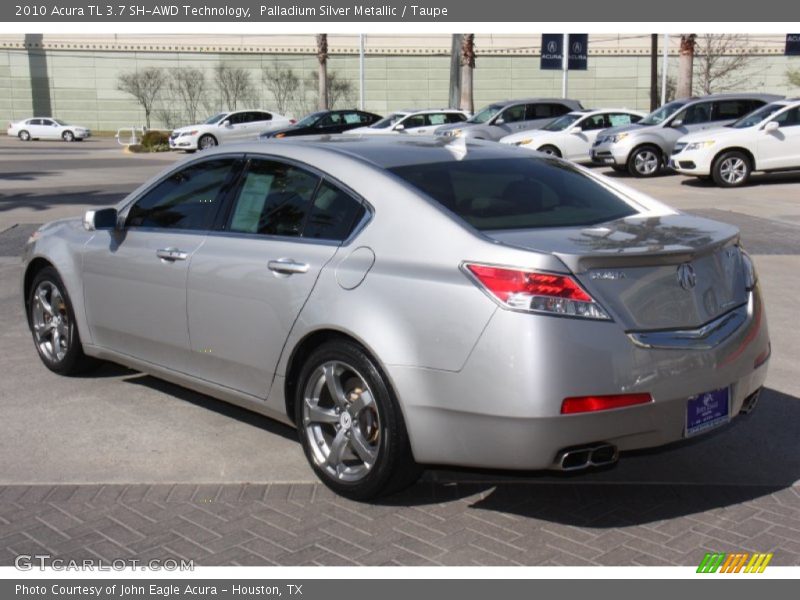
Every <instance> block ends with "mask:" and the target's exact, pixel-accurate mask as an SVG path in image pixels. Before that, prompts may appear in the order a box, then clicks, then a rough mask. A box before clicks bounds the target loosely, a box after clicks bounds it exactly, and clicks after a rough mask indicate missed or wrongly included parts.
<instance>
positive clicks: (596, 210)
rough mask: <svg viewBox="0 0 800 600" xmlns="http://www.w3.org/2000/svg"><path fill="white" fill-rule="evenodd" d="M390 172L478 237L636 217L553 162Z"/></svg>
mask: <svg viewBox="0 0 800 600" xmlns="http://www.w3.org/2000/svg"><path fill="white" fill-rule="evenodd" d="M390 171H391V172H393V173H395V174H396V175H398V176H399V177H401V178H402V179H404V180H406V181H407V182H408V183H410V184H411V185H412V186H414V187H416V188H417V189H419V190H420V191H422V192H424V193H425V194H427V195H428V196H430V197H431V198H433V199H434V200H436V201H437V202H438V203H440V204H441V205H442V206H444V207H445V208H447V209H449V210H450V211H452V212H453V213H455V214H456V215H457V216H459V217H460V218H461V219H463V220H464V221H466V222H467V223H469V224H470V225H472V226H473V227H475V228H476V229H478V230H481V231H491V230H502V229H531V228H540V227H582V226H587V225H592V224H596V223H603V222H606V221H613V220H615V219H620V218H623V217H627V216H630V215H633V214H636V210H634V209H633V207H631V206H630V205H629V204H627V203H626V202H625V201H623V200H622V199H621V198H619V197H618V196H617V195H615V194H614V193H612V192H611V191H609V190H608V189H606V188H605V187H603V186H602V185H600V184H599V183H597V182H595V181H594V180H592V179H590V178H589V177H587V176H586V175H584V174H583V173H581V172H580V171H578V170H577V169H575V168H574V167H572V166H570V165H568V164H564V163H561V162H558V161H554V160H547V159H539V158H533V157H531V158H503V159H489V160H465V161H452V162H442V163H432V164H417V165H406V166H401V167H395V168H393V169H390Z"/></svg>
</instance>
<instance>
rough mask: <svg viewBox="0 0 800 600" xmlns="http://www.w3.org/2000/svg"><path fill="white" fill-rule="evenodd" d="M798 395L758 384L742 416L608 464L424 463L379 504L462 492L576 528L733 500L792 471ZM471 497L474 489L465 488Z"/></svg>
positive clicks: (795, 473)
mask: <svg viewBox="0 0 800 600" xmlns="http://www.w3.org/2000/svg"><path fill="white" fill-rule="evenodd" d="M798 439H800V399H798V398H796V397H794V396H790V395H787V394H783V393H781V392H778V391H775V390H771V389H765V390H764V392H763V393H762V396H761V400H760V402H759V405H758V406H757V407H756V409H755V411H754V412H753V413H752V414H750V415H744V416H741V417H739V418H737V419H736V420H735V421H734V423H732V424H731V425H729V426H727V427H723V428H721V429H719V430H718V431H716V432H714V433H712V434H708V435H705V436H701V437H699V438H695V439H693V440H687V441H685V442H680V443H676V444H671V445H669V446H666V447H661V448H657V449H652V450H640V451H635V452H626V453H623V454H622V457H621V460H620V462H619V463H618V464H617V465H616V466H615V467H613V468H606V469H603V470H596V471H584V472H578V473H551V472H541V471H540V472H530V473H512V472H498V471H493V472H475V471H466V470H448V471H444V470H439V471H428V472H427V473H426V475H425V477H424V478H423V481H421V482H420V483H419V484H417V485H415V486H414V487H412V488H410V489H408V490H405V491H403V492H401V493H399V494H396V495H394V496H392V497H389V498H386V499H384V500H383V501H382V502H381V504H387V505H395V506H408V505H411V506H425V505H431V504H439V503H442V502H448V501H453V500H459V499H462V500H465V501H468V502H470V503H471V504H470V506H471V507H473V508H476V509H483V510H492V511H497V512H500V513H505V514H507V515H517V516H522V517H526V518H533V519H540V520H543V521H550V522H557V523H562V524H566V525H574V526H579V527H598V528H606V527H618V526H624V525H637V524H638V525H641V524H646V523H652V522H654V521H661V520H664V519H670V518H674V517H679V516H687V515H692V514H696V513H702V512H705V511H709V510H714V509H721V508H725V507H733V506H735V505H738V504H741V503H746V502H748V501H750V500H756V499H758V498H762V497H764V496H768V495H770V494H774V493H777V492H780V491H782V490H785V489H787V488H791V487H792V485H793V484H794V483H795V482H796V481H798V480H800V445H798V443H797V440H798ZM476 495H477V496H478V497H477V498H473V496H476Z"/></svg>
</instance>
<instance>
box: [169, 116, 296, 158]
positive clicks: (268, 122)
mask: <svg viewBox="0 0 800 600" xmlns="http://www.w3.org/2000/svg"><path fill="white" fill-rule="evenodd" d="M295 122H296V121H295V120H294V119H290V118H289V117H284V116H283V115H279V114H278V113H274V112H270V111H267V110H252V109H249V110H235V111H231V112H221V113H217V114H216V115H214V116H213V117H209V118H208V119H207V120H206V121H205V122H203V123H199V124H196V125H188V126H186V127H181V128H180V129H175V130H174V131H173V132H172V133H171V134H170V136H169V147H170V149H171V150H186V151H187V152H194V151H195V150H205V149H207V148H213V147H214V146H218V145H220V144H222V143H224V142H234V141H236V142H239V141H244V140H257V139H258V136H260V135H261V134H262V133H264V132H266V131H271V130H273V129H281V128H283V127H288V126H289V125H293V124H294V123H295Z"/></svg>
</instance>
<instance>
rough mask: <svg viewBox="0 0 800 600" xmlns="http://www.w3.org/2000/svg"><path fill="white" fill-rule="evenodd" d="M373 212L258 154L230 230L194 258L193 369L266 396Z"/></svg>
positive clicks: (317, 179)
mask: <svg viewBox="0 0 800 600" xmlns="http://www.w3.org/2000/svg"><path fill="white" fill-rule="evenodd" d="M363 216H364V208H363V206H362V205H361V204H360V203H359V202H357V201H354V200H353V199H352V198H350V197H349V196H348V195H347V194H346V193H345V192H343V191H341V190H340V189H339V188H338V187H336V186H334V185H333V184H331V183H328V182H326V181H323V180H322V179H321V177H320V176H319V175H317V174H315V173H313V172H311V171H310V170H308V169H306V168H304V167H300V166H296V165H293V164H288V163H286V162H283V161H278V160H274V159H271V158H251V159H250V161H249V164H248V167H247V171H246V173H245V175H244V176H243V177H242V179H241V183H240V186H239V189H238V191H237V194H236V198H235V201H234V202H233V203H232V207H231V210H230V214H229V215H228V217H227V219H226V224H225V227H224V230H223V231H220V232H218V233H214V234H211V235H209V236H208V239H207V240H206V242H205V244H203V246H202V248H200V249H199V250H198V251H197V253H196V254H195V256H194V257H193V259H192V264H191V266H190V269H189V280H188V287H187V302H188V319H189V332H190V336H191V347H192V353H193V365H192V370H193V372H194V373H195V374H197V375H198V376H199V377H204V378H207V379H209V380H211V381H214V382H215V383H217V384H220V385H223V386H226V387H229V388H232V389H235V390H238V391H240V392H244V393H246V394H249V395H251V396H255V397H258V398H262V399H263V398H266V395H267V392H268V391H269V388H270V385H271V382H272V377H273V375H274V373H275V368H276V366H277V363H278V359H279V358H280V354H281V351H282V349H283V345H284V343H285V341H286V339H287V337H288V335H289V332H290V331H291V328H292V326H293V324H294V322H295V319H296V318H297V316H298V315H299V313H300V310H301V309H302V307H303V305H304V304H305V302H306V299H307V298H308V296H309V294H311V291H312V289H313V287H314V284H315V283H316V281H317V277H318V275H319V273H320V270H321V269H322V268H323V266H324V265H325V264H326V263H327V262H328V261H329V260H330V259H331V258H332V257H333V255H334V254H335V253H336V250H337V248H338V247H339V245H340V244H341V241H342V240H343V239H345V237H347V235H349V232H350V231H351V230H352V228H353V226H354V224H355V223H356V222H357V221H358V220H359V219H360V218H362V217H363Z"/></svg>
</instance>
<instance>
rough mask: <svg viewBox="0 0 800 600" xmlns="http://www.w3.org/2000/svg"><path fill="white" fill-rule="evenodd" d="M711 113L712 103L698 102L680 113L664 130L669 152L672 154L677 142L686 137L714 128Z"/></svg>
mask: <svg viewBox="0 0 800 600" xmlns="http://www.w3.org/2000/svg"><path fill="white" fill-rule="evenodd" d="M711 111H712V103H711V102H697V103H695V104H690V105H689V106H687V107H686V108H684V109H683V110H680V111H678V113H677V114H676V115H675V116H674V117H673V118H672V119H671V120H670V121H669V123H668V124H666V125H665V127H663V128H662V135H663V137H664V141H665V142H666V144H665V146H666V148H667V150H669V151H670V152H671V151H672V148H673V147H674V146H675V142H677V141H678V139H679V138H682V137H683V136H684V135H686V134H688V133H693V132H695V131H702V130H704V129H709V128H711V127H713V122H712V121H711V114H712V112H711Z"/></svg>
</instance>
